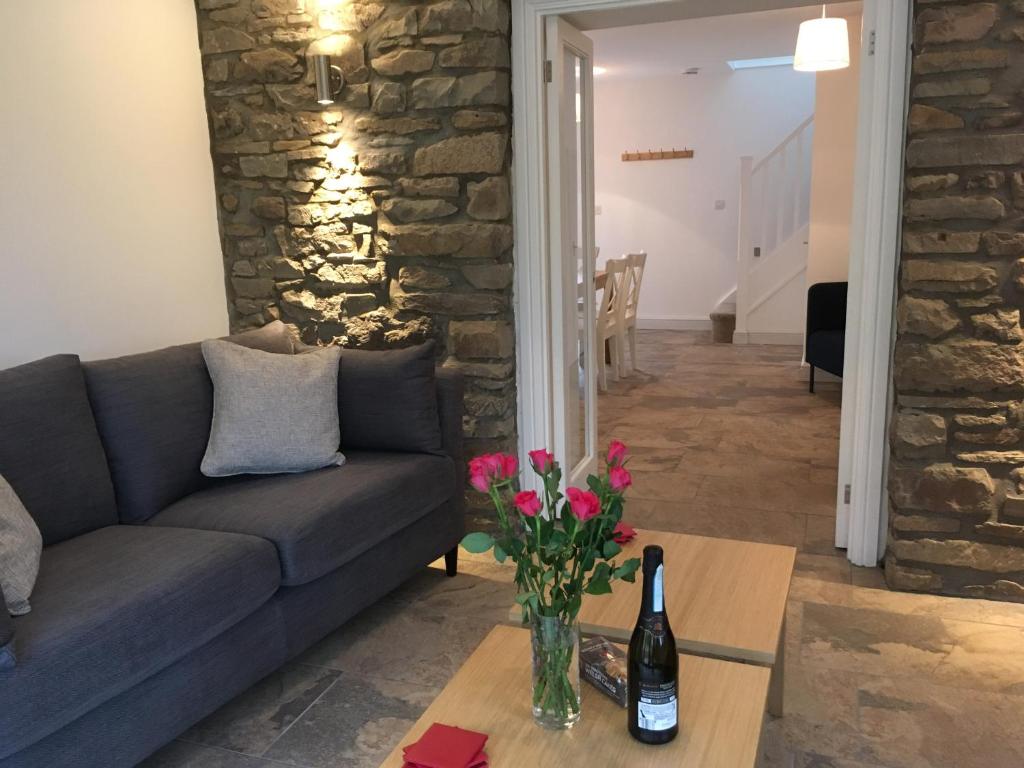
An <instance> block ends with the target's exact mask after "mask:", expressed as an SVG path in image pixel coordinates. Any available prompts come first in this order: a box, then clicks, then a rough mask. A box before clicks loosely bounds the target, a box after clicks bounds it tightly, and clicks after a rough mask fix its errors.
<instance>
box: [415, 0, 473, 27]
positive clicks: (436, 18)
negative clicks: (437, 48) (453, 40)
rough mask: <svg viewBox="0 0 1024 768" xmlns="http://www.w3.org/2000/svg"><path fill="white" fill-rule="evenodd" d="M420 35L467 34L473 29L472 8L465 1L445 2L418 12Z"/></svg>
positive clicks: (423, 8)
mask: <svg viewBox="0 0 1024 768" xmlns="http://www.w3.org/2000/svg"><path fill="white" fill-rule="evenodd" d="M419 13H420V18H419V30H420V34H423V35H426V34H431V33H436V32H469V31H470V30H472V29H473V7H472V6H471V5H470V4H469V2H468V1H467V0H447V1H446V2H441V3H434V4H433V5H427V6H423V7H422V8H420V10H419Z"/></svg>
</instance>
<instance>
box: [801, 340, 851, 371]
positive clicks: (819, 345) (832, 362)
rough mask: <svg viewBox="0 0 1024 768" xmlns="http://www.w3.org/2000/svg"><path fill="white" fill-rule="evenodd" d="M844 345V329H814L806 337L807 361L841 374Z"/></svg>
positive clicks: (825, 369) (817, 366)
mask: <svg viewBox="0 0 1024 768" xmlns="http://www.w3.org/2000/svg"><path fill="white" fill-rule="evenodd" d="M845 346H846V331H815V332H814V333H812V334H811V335H810V336H808V337H807V362H808V363H810V364H811V365H813V366H814V367H816V368H821V369H822V370H824V371H828V372H829V373H832V374H835V375H836V376H842V375H843V352H844V351H845Z"/></svg>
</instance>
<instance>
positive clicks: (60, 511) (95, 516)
mask: <svg viewBox="0 0 1024 768" xmlns="http://www.w3.org/2000/svg"><path fill="white" fill-rule="evenodd" d="M0 436H2V439H0V474H2V475H3V476H4V477H5V478H6V479H7V482H9V483H10V484H11V488H13V489H14V492H15V493H16V494H17V495H18V498H19V499H21V502H22V503H23V504H24V505H25V508H26V509H27V510H28V512H29V514H30V515H31V516H32V519H34V520H35V521H36V525H38V526H39V532H40V533H41V534H42V536H43V543H44V544H46V545H49V544H56V543H57V542H59V541H63V540H65V539H70V538H72V537H74V536H78V535H80V534H83V533H87V532H88V531H92V530H95V529H96V528H102V527H103V526H106V525H113V524H115V523H117V511H116V507H115V504H114V490H113V488H112V486H111V483H110V473H109V471H108V469H107V460H106V457H105V456H104V453H103V445H102V444H101V443H100V436H99V434H97V431H96V422H95V420H94V419H93V414H92V411H91V410H90V408H89V398H88V396H87V395H86V388H85V380H84V379H83V377H82V366H81V363H80V362H79V359H78V357H77V355H55V356H54V357H47V358H44V359H42V360H37V361H36V362H34V363H27V364H25V365H19V366H17V367H15V368H8V369H7V370H5V371H0Z"/></svg>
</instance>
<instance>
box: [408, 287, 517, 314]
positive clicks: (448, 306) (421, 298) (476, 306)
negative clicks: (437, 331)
mask: <svg viewBox="0 0 1024 768" xmlns="http://www.w3.org/2000/svg"><path fill="white" fill-rule="evenodd" d="M391 304H392V306H394V307H395V308H397V309H399V310H406V311H413V312H424V313H428V314H442V315H451V316H454V317H466V316H473V315H497V314H501V313H502V312H504V311H505V310H507V309H508V299H507V298H506V297H505V296H503V295H500V294H497V293H481V292H474V293H433V292H432V293H406V292H405V291H404V290H402V288H401V286H400V285H399V284H398V283H397V282H393V283H392V284H391Z"/></svg>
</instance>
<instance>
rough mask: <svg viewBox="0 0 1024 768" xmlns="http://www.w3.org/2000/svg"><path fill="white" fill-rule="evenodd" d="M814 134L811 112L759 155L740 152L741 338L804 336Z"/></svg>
mask: <svg viewBox="0 0 1024 768" xmlns="http://www.w3.org/2000/svg"><path fill="white" fill-rule="evenodd" d="M813 133H814V115H811V116H810V117H808V118H807V119H806V120H804V121H803V122H802V123H801V124H800V125H798V126H797V127H796V128H795V129H794V130H793V132H792V133H791V134H789V136H787V137H786V138H785V139H784V140H783V141H782V143H781V144H779V145H778V146H777V147H776V148H775V149H773V150H772V151H771V152H769V153H768V154H767V155H766V156H765V157H764V158H763V159H761V160H760V161H759V162H757V163H755V162H754V158H753V157H750V156H744V157H741V158H740V197H739V237H738V243H737V249H736V261H737V263H736V267H737V280H736V299H735V301H736V329H735V331H734V333H733V343H735V344H799V343H801V340H802V338H803V326H804V317H805V313H806V304H807V286H806V275H807V243H808V230H809V221H810V208H811V139H812V136H813ZM712 322H713V319H712Z"/></svg>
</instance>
